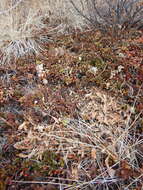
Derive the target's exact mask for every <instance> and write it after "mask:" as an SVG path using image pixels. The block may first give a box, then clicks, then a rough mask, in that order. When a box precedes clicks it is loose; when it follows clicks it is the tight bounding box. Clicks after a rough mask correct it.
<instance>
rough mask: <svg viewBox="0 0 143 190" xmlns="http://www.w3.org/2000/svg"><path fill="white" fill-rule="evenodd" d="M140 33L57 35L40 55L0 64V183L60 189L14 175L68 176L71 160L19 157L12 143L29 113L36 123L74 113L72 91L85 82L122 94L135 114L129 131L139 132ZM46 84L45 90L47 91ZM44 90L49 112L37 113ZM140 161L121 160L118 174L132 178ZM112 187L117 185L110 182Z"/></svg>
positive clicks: (142, 100)
mask: <svg viewBox="0 0 143 190" xmlns="http://www.w3.org/2000/svg"><path fill="white" fill-rule="evenodd" d="M142 36H143V35H142V32H134V33H133V34H132V35H129V36H128V37H126V38H122V39H112V37H110V36H103V35H102V34H100V32H94V31H93V32H92V31H91V32H85V33H82V34H81V33H79V34H78V33H77V34H72V35H69V36H61V37H59V38H58V39H55V41H54V43H51V44H47V45H46V46H45V53H44V54H43V58H42V59H41V58H38V57H36V58H35V57H34V58H29V59H26V60H25V59H21V60H18V61H17V63H16V65H15V66H13V63H11V65H8V66H1V67H0V75H1V81H0V83H1V84H0V88H1V89H0V132H1V135H0V189H2V190H4V189H34V190H35V189H59V186H56V185H51V184H46V185H41V184H29V183H27V184H22V183H13V181H14V180H15V181H47V179H48V180H49V178H50V177H59V176H60V177H62V178H65V179H66V178H68V172H70V167H71V163H70V161H69V162H68V163H64V161H63V158H62V155H60V154H55V153H54V152H51V151H45V152H44V153H43V155H42V157H41V158H40V160H37V159H36V158H34V156H33V157H32V158H31V159H27V158H21V156H20V154H21V150H17V149H16V148H14V144H15V143H16V142H18V141H19V140H21V136H23V137H24V136H25V134H24V132H23V134H21V133H19V131H18V130H17V129H18V127H19V126H20V125H21V124H22V123H23V122H24V121H26V122H27V121H28V120H29V119H30V118H32V120H33V121H34V122H35V123H36V124H38V123H41V122H46V123H48V124H49V125H52V124H53V123H54V120H53V117H54V118H58V117H60V115H61V114H62V115H63V116H67V115H68V116H70V117H71V118H77V115H78V111H77V109H76V104H77V103H78V100H77V99H76V97H75V98H74V99H71V98H70V95H69V94H70V93H69V91H71V89H72V90H74V91H76V92H78V93H80V91H82V93H83V94H84V88H85V87H86V88H89V89H90V88H91V87H93V86H96V87H98V88H100V89H102V90H104V91H106V92H107V93H109V94H111V96H112V95H113V96H120V97H122V98H123V100H124V106H123V112H124V111H126V109H127V107H128V105H130V106H131V107H133V108H134V110H132V112H133V113H132V120H135V118H136V117H137V122H135V125H134V126H133V127H132V130H131V131H132V132H131V133H132V134H131V135H134V136H136V138H141V136H140V134H141V133H142V132H143V120H142V116H143V113H142V110H143V85H142V82H143V37H142ZM40 64H43V67H44V72H43V73H39V76H38V75H37V72H38V71H37V65H40ZM40 74H41V75H40ZM37 86H38V89H39V90H38V91H35V92H34V93H33V92H30V93H29V89H30V88H32V89H35V88H36V87H37ZM45 89H46V90H48V97H47V96H46V94H45ZM25 91H27V93H26V95H25ZM43 96H44V98H47V101H49V102H50V101H52V105H50V107H49V110H50V115H52V117H49V118H48V117H47V116H44V115H41V110H42V109H44V105H43V102H42V97H43ZM35 102H38V103H35ZM141 150H142V145H140V151H141ZM70 159H71V162H72V159H77V158H76V157H75V156H73V157H72V156H71V158H70ZM70 159H69V160H70ZM142 161H143V160H142V158H138V162H139V166H138V167H139V168H138V171H136V170H135V171H132V169H131V168H128V167H127V166H128V163H127V162H128V161H126V164H123V166H122V165H120V166H119V168H118V170H120V173H121V175H120V178H122V180H123V181H126V182H125V183H127V184H129V183H130V175H129V172H132V173H133V175H132V178H134V179H135V178H137V177H138V176H140V173H141V171H142V170H143V168H142ZM127 168H128V169H127ZM125 170H126V172H125ZM85 180H86V179H85ZM54 182H55V181H54ZM57 182H59V181H57ZM59 183H63V182H59ZM64 183H66V180H65V181H64ZM68 183H69V182H68ZM119 183H120V182H119ZM121 183H123V184H124V182H121ZM69 184H70V183H69ZM133 185H134V184H133ZM113 187H114V189H118V187H116V186H114V185H113ZM134 189H136V190H137V189H141V184H140V183H137V184H136V185H134Z"/></svg>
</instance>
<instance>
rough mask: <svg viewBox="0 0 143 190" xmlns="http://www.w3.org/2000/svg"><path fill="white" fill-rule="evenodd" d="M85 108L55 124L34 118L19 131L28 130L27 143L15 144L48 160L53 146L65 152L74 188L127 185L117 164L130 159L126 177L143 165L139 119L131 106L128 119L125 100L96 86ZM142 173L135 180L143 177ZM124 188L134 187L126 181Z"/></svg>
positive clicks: (87, 97)
mask: <svg viewBox="0 0 143 190" xmlns="http://www.w3.org/2000/svg"><path fill="white" fill-rule="evenodd" d="M81 99H82V97H81ZM45 104H46V102H45ZM79 108H80V112H79V119H72V118H68V117H62V116H61V117H60V118H58V119H56V118H54V117H53V119H54V120H55V122H54V124H52V125H47V124H44V123H41V124H40V123H39V124H38V125H35V124H34V121H32V120H31V119H30V118H29V119H28V120H27V122H24V123H23V124H22V125H21V126H19V132H21V131H23V132H24V133H27V135H26V136H25V137H24V138H23V140H22V141H21V142H17V143H16V144H15V148H17V149H20V150H22V149H24V151H25V150H26V154H25V153H20V155H19V156H20V157H23V158H29V159H30V158H32V157H33V156H36V157H37V159H42V155H43V153H44V152H45V151H46V150H48V151H52V152H55V153H57V154H60V155H61V156H62V157H63V159H64V162H65V163H66V164H67V167H68V163H69V160H71V159H72V166H71V168H70V170H69V171H71V172H70V174H69V179H66V180H67V181H68V182H69V181H71V182H72V181H73V184H74V185H70V186H68V184H67V187H68V189H78V188H79V189H88V187H91V188H94V189H99V188H102V189H107V188H110V186H114V184H116V185H117V186H118V188H117V187H116V188H117V189H120V188H122V182H123V179H121V178H120V172H119V171H118V170H117V169H114V168H115V167H116V166H118V165H120V164H121V163H122V162H123V161H125V160H128V164H127V163H126V161H125V163H126V166H125V167H126V169H127V171H128V172H127V174H125V176H124V175H123V176H122V177H123V178H124V177H125V178H126V175H127V176H128V175H130V172H131V169H134V170H136V168H138V161H137V157H138V156H142V153H141V152H138V151H139V149H137V147H138V146H140V145H141V144H142V140H140V139H137V138H135V137H134V138H133V136H131V130H132V126H133V125H134V123H135V122H136V120H137V119H138V118H135V120H134V122H131V120H130V118H131V113H130V114H129V111H130V108H129V110H128V111H127V115H126V119H124V118H123V116H122V115H121V111H122V104H121V103H119V100H116V99H115V98H114V97H111V96H109V95H108V94H106V93H105V92H103V91H100V90H99V89H95V88H93V89H92V90H90V91H88V93H87V94H86V95H85V99H82V100H81V101H80V103H79ZM137 117H138V116H137ZM30 125H32V126H31V127H30V128H29V126H30ZM120 167H121V166H120ZM140 178H141V176H139V177H138V178H137V179H135V180H137V181H140ZM53 179H54V178H53ZM59 180H60V178H59ZM61 180H63V179H61ZM120 180H121V181H122V182H121V181H120ZM131 183H134V179H132V180H131ZM75 184H76V185H75ZM123 184H124V183H123ZM128 186H130V185H128ZM123 187H124V189H128V188H127V187H126V186H125V185H124V186H123Z"/></svg>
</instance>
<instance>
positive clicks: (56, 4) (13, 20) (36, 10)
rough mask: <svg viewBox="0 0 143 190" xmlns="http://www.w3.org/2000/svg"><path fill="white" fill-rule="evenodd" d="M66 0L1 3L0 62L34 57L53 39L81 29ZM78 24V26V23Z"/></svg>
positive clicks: (13, 0)
mask: <svg viewBox="0 0 143 190" xmlns="http://www.w3.org/2000/svg"><path fill="white" fill-rule="evenodd" d="M70 6H71V4H70V3H69V2H68V1H63V0H57V1H52V2H51V1H49V0H40V1H39V0H2V1H1V2H0V33H1V35H0V42H1V43H0V48H1V52H0V55H1V63H0V64H4V63H12V62H15V61H16V60H17V59H18V58H20V57H24V56H28V55H33V54H37V53H39V52H40V51H41V50H42V45H43V44H45V43H47V42H49V38H48V35H49V34H50V35H53V36H56V35H57V34H58V33H65V32H66V31H68V30H69V29H70V27H71V28H76V27H80V26H81V20H82V19H77V17H78V16H77V14H74V13H75V12H74V9H72V8H71V9H70ZM79 23H80V24H79Z"/></svg>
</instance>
